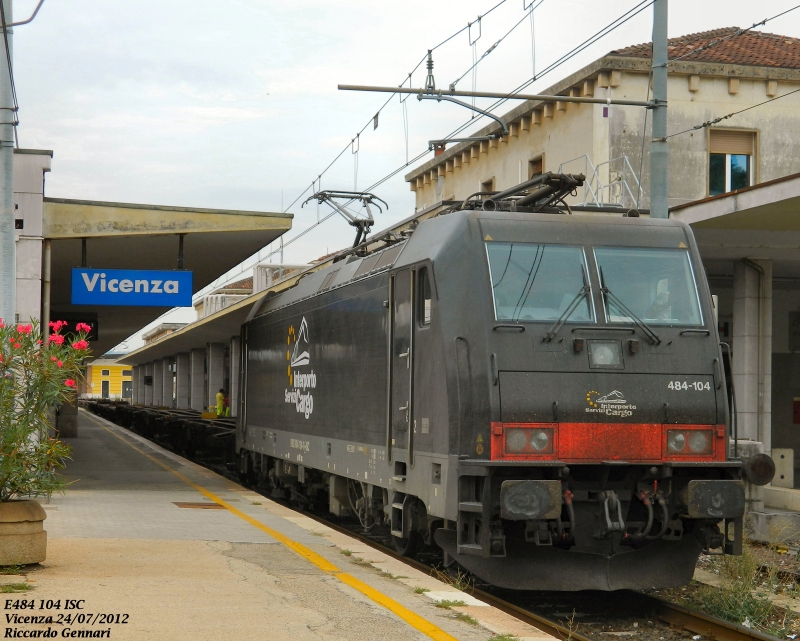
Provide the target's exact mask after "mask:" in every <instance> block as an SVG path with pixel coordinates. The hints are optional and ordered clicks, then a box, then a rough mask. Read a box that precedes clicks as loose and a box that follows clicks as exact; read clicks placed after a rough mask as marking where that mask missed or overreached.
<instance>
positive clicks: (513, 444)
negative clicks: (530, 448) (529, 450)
mask: <svg viewBox="0 0 800 641" xmlns="http://www.w3.org/2000/svg"><path fill="white" fill-rule="evenodd" d="M527 432H528V430H515V429H511V430H506V451H507V452H514V453H519V452H522V451H523V450H524V449H525V446H526V445H527V444H528V434H527Z"/></svg>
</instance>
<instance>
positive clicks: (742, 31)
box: [659, 4, 800, 66]
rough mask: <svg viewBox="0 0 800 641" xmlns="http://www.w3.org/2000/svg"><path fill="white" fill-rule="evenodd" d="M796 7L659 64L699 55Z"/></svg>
mask: <svg viewBox="0 0 800 641" xmlns="http://www.w3.org/2000/svg"><path fill="white" fill-rule="evenodd" d="M795 9H800V4H798V5H795V6H794V7H792V8H791V9H787V10H786V11H781V13H779V14H777V15H774V16H771V17H769V18H764V19H763V20H762V21H761V22H754V23H753V24H752V25H750V26H749V27H746V28H744V29H739V30H738V31H736V32H734V33H731V34H729V35H727V36H724V37H722V38H719V39H718V40H713V41H711V42H709V43H708V44H704V45H703V46H701V47H697V49H693V50H692V51H690V52H689V53H685V54H683V55H682V56H678V57H677V58H670V59H669V60H668V61H667V62H666V63H665V64H664V65H659V66H669V65H671V64H672V63H673V62H678V61H679V60H683V59H684V58H688V57H689V56H694V55H697V54H698V53H700V52H702V51H706V50H708V49H711V48H713V47H716V46H717V45H720V44H722V43H723V42H727V41H728V40H730V39H731V38H738V37H739V36H741V35H743V34H745V33H747V32H748V31H752V30H753V29H755V28H756V27H763V26H764V25H765V24H767V23H768V22H770V21H771V20H775V18H780V17H781V16H785V15H786V14H787V13H791V12H792V11H794V10H795Z"/></svg>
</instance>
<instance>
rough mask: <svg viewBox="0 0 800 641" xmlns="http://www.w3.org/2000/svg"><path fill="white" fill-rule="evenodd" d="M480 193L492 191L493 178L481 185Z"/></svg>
mask: <svg viewBox="0 0 800 641" xmlns="http://www.w3.org/2000/svg"><path fill="white" fill-rule="evenodd" d="M481 191H494V176H492V177H491V178H489V180H484V181H483V182H482V183H481Z"/></svg>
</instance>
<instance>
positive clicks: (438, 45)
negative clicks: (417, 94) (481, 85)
mask: <svg viewBox="0 0 800 641" xmlns="http://www.w3.org/2000/svg"><path fill="white" fill-rule="evenodd" d="M506 2H508V0H500V2H498V3H497V4H495V5H494V6H492V7H491V8H490V9H489V10H487V11H486V12H485V13H483V14H481V16H479V18H485V17H486V16H488V15H489V14H491V13H492V12H493V11H494V10H495V9H497V8H498V7H500V6H502V5H504V4H505V3H506ZM470 24H471V23H467V24H466V25H465V26H464V27H462V28H461V29H459V30H458V31H456V32H455V33H453V34H452V35H450V36H448V37H447V38H445V39H444V40H442V41H441V42H440V43H439V44H437V45H435V46H433V47H431V48H430V51H436V50H437V49H438V48H440V47H442V46H444V45H446V44H447V43H448V42H450V41H451V40H452V39H453V38H455V37H457V36H458V35H460V34H462V33H464V32H465V31H467V30H468V29H469V27H470ZM427 57H428V56H427V53H426V54H425V55H424V56H423V57H422V58H421V59H420V61H419V62H418V63H417V64H416V65H415V66H414V68H413V69H412V70H411V71H410V72H409V73H408V76H407V78H406V79H408V80H410V78H411V76H412V75H413V74H414V73H415V72H416V71H417V70H418V69H419V68H420V66H422V65H423V64H424V63H425V61H426V60H427ZM403 84H405V80H403V82H402V83H401V84H400V86H402V85H403ZM392 97H393V95H390V96H389V97H388V98H387V100H386V101H385V102H384V103H383V104H382V105H381V106H380V108H379V109H378V111H377V112H376V114H375V115H377V114H380V113H381V112H382V111H383V110H384V109H385V108H386V106H387V105H388V104H389V102H390V101H391V99H392ZM375 115H373V116H372V117H371V118H370V119H369V120H368V121H367V123H366V124H365V125H364V126H363V127H362V128H361V129H360V130H359V131H358V133H357V135H360V134H362V133H364V131H366V129H367V127H369V125H370V124H372V123H373V121H374V117H375ZM349 148H350V144H348V145H346V146H345V147H343V148H342V150H341V151H340V152H339V153H338V154H337V155H336V157H335V158H334V159H333V160H332V161H331V162H330V163H329V164H328V165H327V166H326V167H325V169H323V170H322V172H320V175H323V174H325V173H327V171H328V170H329V169H330V168H331V167H333V165H334V164H336V161H338V160H339V158H341V157H342V156H343V155H344V153H345V152H346V151H347V150H348V149H349ZM311 187H312V186H311V185H309V186H308V187H306V188H305V189H304V190H303V191H302V192H301V193H300V194H298V196H297V198H295V199H294V200H293V201H292V202H290V203H289V205H288V206H287V207H286V208H285V209H284V208H281V211H282V212H287V211H289V209H291V208H292V207H293V206H294V205H295V204H297V202H298V201H299V200H300V199H301V198H302V197H303V196H305V195H306V194H307V193H308V190H309V188H311Z"/></svg>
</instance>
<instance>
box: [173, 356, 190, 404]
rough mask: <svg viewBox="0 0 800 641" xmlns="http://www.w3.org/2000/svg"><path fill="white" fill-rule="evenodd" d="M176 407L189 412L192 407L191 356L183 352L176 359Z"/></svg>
mask: <svg viewBox="0 0 800 641" xmlns="http://www.w3.org/2000/svg"><path fill="white" fill-rule="evenodd" d="M175 363H176V372H175V407H177V408H178V409H179V410H188V409H189V408H190V407H191V390H190V381H191V355H190V354H189V352H181V353H180V354H178V355H177V356H176V357H175Z"/></svg>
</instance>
